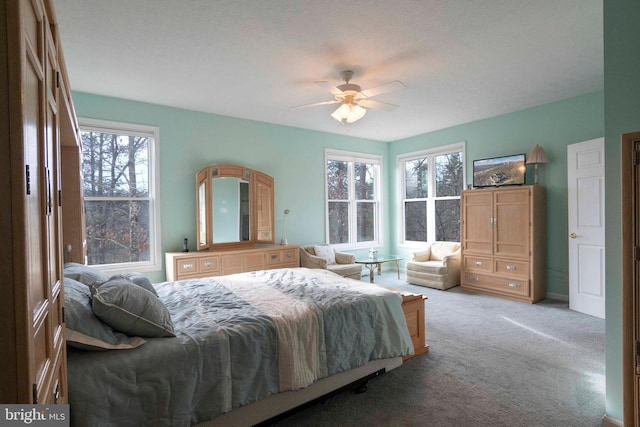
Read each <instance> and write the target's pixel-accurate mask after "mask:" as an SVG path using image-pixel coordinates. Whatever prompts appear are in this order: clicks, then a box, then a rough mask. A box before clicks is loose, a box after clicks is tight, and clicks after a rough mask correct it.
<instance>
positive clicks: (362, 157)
mask: <svg viewBox="0 0 640 427" xmlns="http://www.w3.org/2000/svg"><path fill="white" fill-rule="evenodd" d="M330 160H335V161H344V162H348V163H349V165H348V169H349V199H348V200H346V201H347V202H348V216H349V242H347V243H331V245H332V246H334V247H335V248H336V249H340V250H347V249H364V248H371V246H380V245H381V244H382V243H381V242H382V221H383V217H382V202H383V197H382V166H383V162H382V160H383V159H382V156H381V155H378V154H367V153H358V152H353V151H343V150H335V149H325V155H324V192H325V196H324V200H325V242H327V243H329V242H330V230H329V188H328V178H327V162H328V161H330ZM354 163H366V164H373V165H374V167H375V172H374V183H373V185H374V195H375V198H374V200H360V199H356V198H355V174H354V170H355V168H354ZM358 203H371V204H373V205H374V208H373V210H374V218H375V220H374V222H375V223H374V230H373V233H374V240H369V241H366V242H358V234H357V232H358V230H357V206H358Z"/></svg>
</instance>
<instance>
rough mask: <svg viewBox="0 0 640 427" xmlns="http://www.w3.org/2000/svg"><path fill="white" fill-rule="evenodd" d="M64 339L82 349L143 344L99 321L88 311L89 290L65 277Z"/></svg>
mask: <svg viewBox="0 0 640 427" xmlns="http://www.w3.org/2000/svg"><path fill="white" fill-rule="evenodd" d="M64 317H65V324H66V329H65V338H66V340H67V344H68V345H69V346H70V347H75V348H79V349H81V350H92V351H101V350H125V349H129V348H135V347H138V346H140V345H142V344H144V342H145V341H144V340H143V339H142V338H139V337H131V338H129V337H127V336H126V335H125V334H122V333H120V332H115V331H114V330H113V329H112V328H111V326H109V325H106V324H104V323H102V322H101V321H100V319H98V318H97V317H96V316H95V314H93V310H92V308H91V291H90V290H89V287H87V285H85V284H84V283H80V282H78V281H76V280H73V279H71V278H68V277H65V278H64Z"/></svg>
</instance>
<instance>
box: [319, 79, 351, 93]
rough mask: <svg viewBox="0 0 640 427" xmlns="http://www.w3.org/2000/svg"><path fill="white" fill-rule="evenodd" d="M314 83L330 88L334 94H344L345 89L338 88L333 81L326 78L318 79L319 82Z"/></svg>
mask: <svg viewBox="0 0 640 427" xmlns="http://www.w3.org/2000/svg"><path fill="white" fill-rule="evenodd" d="M314 83H315V84H317V85H318V86H320V87H321V88H324V89H326V90H328V91H329V92H331V93H332V94H334V95H344V92H343V91H341V90H340V89H338V88H337V87H335V86H334V85H332V84H331V83H329V82H325V81H324V80H321V81H317V82H314Z"/></svg>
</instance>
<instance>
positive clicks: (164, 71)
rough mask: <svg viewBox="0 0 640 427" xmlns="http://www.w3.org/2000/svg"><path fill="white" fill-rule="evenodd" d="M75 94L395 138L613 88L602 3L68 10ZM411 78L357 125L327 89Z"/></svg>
mask: <svg viewBox="0 0 640 427" xmlns="http://www.w3.org/2000/svg"><path fill="white" fill-rule="evenodd" d="M54 7H55V9H56V14H57V18H58V22H59V24H60V32H61V36H62V46H63V50H64V55H65V60H66V65H67V68H68V71H69V78H70V82H71V87H72V89H74V90H77V91H82V92H88V93H95V94H101V95H108V96H114V97H119V98H126V99H132V100H139V101H145V102H151V103H155V104H162V105H169V106H174V107H180V108H186V109H191V110H197V111H204V112H210V113H215V114H222V115H226V116H233V117H241V118H246V119H251V120H258V121H263V122H269V123H277V124H281V125H286V126H295V127H300V128H305V129H314V130H319V131H325V132H332V133H338V134H345V135H350V136H356V137H363V138H370V139H375V140H383V141H391V140H398V139H401V138H405V137H409V136H413V135H418V134H422V133H426V132H430V131H434V130H437V129H442V128H446V127H450V126H454V125H457V124H461V123H467V122H470V121H474V120H478V119H483V118H487V117H492V116H497V115H501V114H505V113H508V112H511V111H516V110H520V109H523V108H527V107H532V106H535V105H540V104H545V103H549V102H553V101H557V100H560V99H564V98H568V97H572V96H575V95H580V94H584V93H589V92H593V91H596V90H601V89H602V88H603V74H604V71H603V35H602V0H393V1H389V0H386V1H385V0H377V1H376V0H352V1H344V0H265V1H262V0H189V1H184V0H182V1H181V0H54ZM345 69H351V70H354V71H355V76H354V78H353V79H352V83H356V84H359V85H361V86H362V88H363V89H367V88H370V87H375V86H378V85H381V84H384V83H387V82H389V81H392V80H400V81H401V82H402V83H404V85H405V89H402V90H400V91H396V92H391V93H386V94H382V95H379V96H377V97H375V98H374V99H375V100H378V101H382V102H388V103H392V104H398V105H399V106H400V107H399V108H398V109H397V110H396V111H394V112H384V111H378V110H371V109H370V110H368V112H367V115H366V116H365V117H364V118H363V119H362V120H360V121H358V122H356V123H354V124H352V125H350V126H349V127H347V126H342V125H341V124H340V123H338V122H337V121H335V120H334V119H332V118H331V117H330V116H329V114H330V113H331V112H332V111H333V110H334V109H335V108H336V106H335V105H323V106H318V107H313V108H307V109H302V110H290V107H293V106H298V105H302V104H307V103H313V102H318V101H324V100H330V99H332V95H331V94H330V93H329V92H327V91H326V90H324V89H322V88H320V87H318V86H317V85H315V84H314V83H313V82H314V81H316V80H327V81H329V82H330V83H332V84H334V85H339V84H341V83H343V82H342V81H341V80H340V72H341V71H342V70H345Z"/></svg>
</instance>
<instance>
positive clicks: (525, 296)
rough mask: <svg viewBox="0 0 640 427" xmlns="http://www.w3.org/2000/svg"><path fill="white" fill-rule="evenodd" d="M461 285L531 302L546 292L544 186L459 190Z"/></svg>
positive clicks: (478, 290)
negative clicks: (460, 196)
mask: <svg viewBox="0 0 640 427" xmlns="http://www.w3.org/2000/svg"><path fill="white" fill-rule="evenodd" d="M461 215H462V233H461V243H462V263H461V272H460V275H461V277H460V281H461V286H462V287H463V288H464V289H466V290H470V291H474V292H480V293H485V294H489V295H495V296H501V297H504V298H509V299H513V300H517V301H522V302H528V303H535V302H537V301H539V300H541V299H543V298H545V296H546V236H547V227H546V220H545V216H546V203H545V192H544V187H541V186H539V185H523V186H517V187H515V186H514V187H502V188H487V189H476V190H467V191H464V192H463V193H462V212H461Z"/></svg>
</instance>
